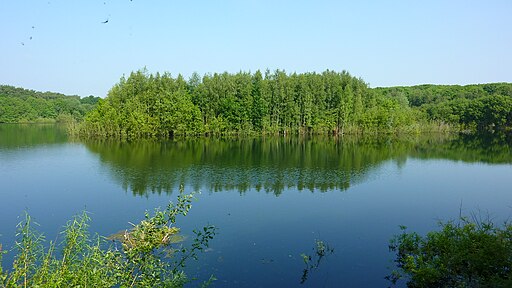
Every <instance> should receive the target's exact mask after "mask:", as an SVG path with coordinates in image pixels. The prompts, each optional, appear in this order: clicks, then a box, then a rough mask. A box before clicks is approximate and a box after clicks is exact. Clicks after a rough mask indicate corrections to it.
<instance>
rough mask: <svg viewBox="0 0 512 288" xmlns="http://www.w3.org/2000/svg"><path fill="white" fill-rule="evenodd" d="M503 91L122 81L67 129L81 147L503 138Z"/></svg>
mask: <svg viewBox="0 0 512 288" xmlns="http://www.w3.org/2000/svg"><path fill="white" fill-rule="evenodd" d="M511 124H512V84H508V83H496V84H483V85H468V86H443V85H422V86H413V87H391V88H370V87H369V85H368V84H367V83H365V82H364V81H363V80H362V79H361V78H356V77H353V76H351V75H350V74H349V73H348V72H347V71H342V72H335V71H330V70H326V71H324V72H322V73H301V74H298V73H291V74H287V73H286V72H285V71H282V70H276V71H274V72H271V71H269V70H267V71H265V72H264V73H262V72H261V71H259V70H258V71H256V72H255V73H250V72H238V73H235V74H230V73H227V72H225V73H221V74H218V73H215V74H206V75H204V76H203V77H202V78H201V77H200V76H199V75H198V74H197V73H194V74H193V75H192V76H191V77H190V78H189V79H188V80H185V79H184V77H183V76H181V75H178V76H177V77H172V76H171V75H170V74H168V73H164V74H160V73H156V74H149V73H148V72H147V71H146V70H139V71H136V72H132V73H131V74H130V75H129V76H128V77H122V78H121V79H120V81H119V83H117V84H116V85H114V87H112V89H111V90H110V91H109V93H108V96H107V97H106V98H105V99H102V100H100V101H99V103H98V106H97V107H96V108H95V109H94V110H92V111H91V112H90V113H89V114H87V115H86V117H85V121H84V123H83V124H82V125H80V126H79V128H78V129H76V133H79V134H80V135H81V136H83V137H91V138H97V137H99V138H104V137H107V138H121V139H132V138H169V137H173V136H177V135H249V134H257V135H262V134H263V135H265V134H270V135H278V134H280V135H287V134H331V135H339V134H360V133H376V132H377V133H418V132H425V131H433V130H435V131H446V130H455V131H461V130H464V131H477V130H506V129H508V128H509V127H510V126H511Z"/></svg>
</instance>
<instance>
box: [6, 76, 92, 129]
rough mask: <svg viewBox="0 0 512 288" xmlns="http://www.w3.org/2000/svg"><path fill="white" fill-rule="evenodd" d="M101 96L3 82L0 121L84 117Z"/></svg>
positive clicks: (59, 119)
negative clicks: (49, 90)
mask: <svg viewBox="0 0 512 288" xmlns="http://www.w3.org/2000/svg"><path fill="white" fill-rule="evenodd" d="M99 99H100V98H99V97H94V96H88V97H84V98H80V97H79V96H67V95H64V94H60V93H55V92H38V91H34V90H28V89H23V88H17V87H13V86H7V85H0V123H32V122H55V121H63V120H66V119H70V118H72V119H75V120H82V119H83V117H84V115H85V114H86V113H87V112H88V111H90V110H92V109H93V108H94V107H95V106H96V103H97V102H98V100H99Z"/></svg>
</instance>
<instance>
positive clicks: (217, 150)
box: [0, 125, 512, 287]
mask: <svg viewBox="0 0 512 288" xmlns="http://www.w3.org/2000/svg"><path fill="white" fill-rule="evenodd" d="M510 143H511V139H510V138H507V137H505V136H503V135H501V136H498V135H492V136H489V135H487V136H485V137H483V136H469V135H428V136H427V135H421V136H407V137H400V138H398V137H392V136H382V135H381V136H378V137H373V138H353V137H343V138H341V137H340V138H329V137H280V138H279V137H262V138H242V139H240V138H229V139H212V138H206V139H182V140H173V141H171V140H169V141H137V142H133V143H119V142H109V141H82V142H80V141H72V140H70V139H68V138H67V137H66V133H65V130H64V129H63V128H60V127H58V126H53V125H0V211H1V217H0V235H1V236H0V243H3V246H4V248H5V247H12V245H13V242H14V235H15V233H16V224H17V223H18V222H19V221H20V219H22V215H23V212H24V211H28V212H29V213H30V215H31V216H32V217H33V219H34V220H35V221H36V222H37V223H39V225H40V226H39V230H40V231H42V232H44V233H45V235H46V237H47V239H48V240H55V239H56V238H58V237H61V236H60V235H59V231H61V230H62V226H63V225H64V224H65V223H66V221H67V220H69V219H70V218H71V217H72V216H73V215H75V214H78V213H79V212H81V211H83V210H86V211H88V212H89V213H90V216H91V218H92V223H91V231H92V232H94V233H99V234H100V235H104V236H108V235H110V234H112V233H115V232H117V231H119V230H123V229H126V228H129V227H130V226H129V224H128V222H133V223H136V222H137V221H140V220H141V219H142V218H143V215H144V211H145V210H153V209H154V208H156V207H159V206H160V207H164V206H166V204H167V203H168V202H169V201H171V200H175V199H176V196H177V195H178V194H179V190H180V187H184V188H183V189H184V191H185V192H192V191H198V192H199V191H200V192H201V194H197V195H196V198H197V201H194V202H193V207H192V210H191V212H190V214H189V215H187V216H186V217H182V218H179V219H178V226H179V227H180V228H181V229H182V232H183V234H184V235H192V230H193V229H195V228H201V227H202V226H205V225H207V224H213V225H215V226H216V227H218V231H217V235H216V237H215V239H214V240H213V241H212V242H211V249H208V251H207V252H205V253H202V254H200V256H199V261H197V262H194V261H191V262H189V264H188V267H187V273H188V275H189V276H191V277H197V278H198V279H203V280H206V279H208V277H209V276H210V275H211V274H213V275H214V276H215V277H216V278H217V279H218V280H217V281H216V282H214V285H213V286H214V287H299V286H300V287H387V286H388V285H389V283H388V282H387V281H386V280H385V279H384V277H385V276H386V275H387V274H389V272H390V271H391V269H392V268H393V254H391V253H390V252H389V251H388V242H389V239H390V238H391V237H392V236H393V235H394V234H397V233H399V232H400V229H399V225H405V226H407V227H408V229H409V230H410V231H416V232H420V233H426V232H427V231H430V230H432V229H436V228H437V222H438V221H439V220H450V219H456V218H457V217H458V215H459V213H460V211H462V213H463V214H465V215H471V214H472V213H476V215H478V216H479V217H491V219H493V220H494V221H496V222H498V223H500V222H502V221H505V220H507V219H509V218H510V216H511V215H512V189H511V187H512V150H511V148H512V145H511V144H510ZM317 240H320V241H323V242H324V243H326V244H328V245H329V247H331V248H333V249H334V252H333V253H332V254H328V255H326V256H325V257H323V258H322V259H321V262H320V263H319V265H318V267H317V269H313V270H311V271H309V273H308V274H307V279H304V278H303V272H304V269H305V268H306V266H305V264H304V262H303V259H302V257H301V254H303V253H304V254H309V255H312V256H314V253H315V251H314V248H315V247H316V241H317ZM12 254H13V253H9V254H7V255H6V256H5V257H4V263H3V266H4V267H6V268H8V267H10V265H11V263H12ZM301 282H303V283H302V284H301ZM196 284H197V282H196Z"/></svg>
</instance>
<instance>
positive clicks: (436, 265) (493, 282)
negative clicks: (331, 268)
mask: <svg viewBox="0 0 512 288" xmlns="http://www.w3.org/2000/svg"><path fill="white" fill-rule="evenodd" d="M440 227H441V230H440V231H433V232H429V233H428V234H427V235H426V236H425V237H422V236H420V235H419V234H417V233H414V232H412V233H407V232H406V227H403V226H402V227H401V229H402V233H401V234H400V235H396V236H394V238H393V239H392V240H391V242H390V245H389V248H390V250H391V251H393V252H396V259H395V263H396V265H397V268H398V269H397V270H394V271H393V272H392V273H391V275H389V276H387V277H386V278H387V279H388V280H390V281H391V282H392V283H393V284H396V282H397V281H398V280H400V279H402V278H406V279H407V286H408V287H512V225H511V224H509V223H505V224H504V225H503V227H496V226H495V225H494V224H493V223H492V222H491V221H490V220H485V221H477V220H468V218H464V217H461V219H460V221H458V223H455V222H453V221H450V222H446V223H440Z"/></svg>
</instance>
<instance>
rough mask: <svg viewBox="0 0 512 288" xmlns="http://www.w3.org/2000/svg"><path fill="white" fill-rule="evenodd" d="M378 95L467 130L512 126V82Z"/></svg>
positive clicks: (431, 87)
mask: <svg viewBox="0 0 512 288" xmlns="http://www.w3.org/2000/svg"><path fill="white" fill-rule="evenodd" d="M373 90H374V91H375V92H376V93H378V94H381V95H383V96H384V97H389V98H393V99H398V100H399V101H407V102H408V104H409V106H410V107H412V108H414V109H419V110H420V111H421V113H422V114H423V115H424V117H426V118H427V119H429V120H434V121H438V122H445V123H448V124H450V125H456V126H458V127H460V128H461V129H466V130H504V129H507V128H508V129H510V128H511V127H512V83H491V84H479V85H466V86H459V85H419V86H412V87H390V88H375V89H373Z"/></svg>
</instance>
